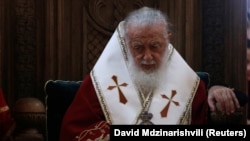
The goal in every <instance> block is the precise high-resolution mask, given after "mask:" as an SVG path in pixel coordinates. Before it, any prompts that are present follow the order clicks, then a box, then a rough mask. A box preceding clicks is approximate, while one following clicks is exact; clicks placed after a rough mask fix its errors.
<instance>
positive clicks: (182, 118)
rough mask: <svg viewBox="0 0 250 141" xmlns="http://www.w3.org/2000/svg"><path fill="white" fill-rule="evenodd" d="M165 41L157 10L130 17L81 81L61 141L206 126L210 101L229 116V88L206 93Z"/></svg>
mask: <svg viewBox="0 0 250 141" xmlns="http://www.w3.org/2000/svg"><path fill="white" fill-rule="evenodd" d="M170 36H171V34H170V30H169V21H168V19H167V18H166V16H165V15H164V14H163V13H161V12H160V11H159V10H156V9H152V8H148V7H143V8H141V9H139V10H136V11H134V12H132V13H130V14H129V15H128V17H127V18H126V19H125V20H124V21H122V22H121V23H120V24H119V26H118V27H117V29H116V30H115V32H114V34H113V35H112V37H111V39H110V41H109V42H108V44H107V45H106V47H105V49H104V51H103V53H102V54H101V56H100V58H99V59H98V61H97V63H96V64H95V66H94V68H93V69H92V71H91V73H90V75H87V76H86V77H85V79H84V80H83V82H82V84H81V86H80V88H79V90H78V92H77V94H76V96H75V99H74V101H73V102H72V104H71V105H70V107H69V108H68V110H67V112H66V114H65V116H64V119H63V124H62V127H61V136H60V140H61V141H73V140H87V139H92V140H98V139H100V140H109V125H112V124H124V125H136V124H146V125H148V124H156V125H157V124H161V125H163V124H165V125H169V124H172V125H173V124H175V125H176V124H183V125H197V124H206V123H207V117H208V111H209V107H210V110H212V111H213V110H215V101H217V102H219V103H220V105H221V108H222V109H223V110H224V111H225V112H227V113H229V114H230V113H231V112H233V111H234V110H235V109H236V108H239V106H240V105H239V102H238V100H237V98H236V96H235V94H234V92H233V90H232V89H230V88H226V87H222V86H214V87H212V88H211V90H209V91H207V87H206V84H205V82H204V81H203V80H202V79H200V77H199V76H198V75H197V73H196V72H195V71H193V70H192V69H191V68H190V66H189V65H188V64H187V63H186V62H185V61H184V59H183V58H182V57H181V56H180V54H179V53H178V52H177V50H176V49H175V48H174V47H173V45H172V44H171V43H170V40H169V39H170ZM221 92H223V94H221Z"/></svg>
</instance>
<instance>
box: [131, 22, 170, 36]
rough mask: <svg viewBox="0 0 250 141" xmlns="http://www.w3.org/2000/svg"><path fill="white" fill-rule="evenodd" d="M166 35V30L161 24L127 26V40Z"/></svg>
mask: <svg viewBox="0 0 250 141" xmlns="http://www.w3.org/2000/svg"><path fill="white" fill-rule="evenodd" d="M165 33H167V28H166V26H165V25H164V24H162V23H155V24H150V25H133V24H130V25H128V26H127V36H128V37H129V38H137V37H149V36H155V37H157V36H159V35H160V36H161V35H164V34H165Z"/></svg>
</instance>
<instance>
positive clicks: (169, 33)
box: [168, 32, 173, 41]
mask: <svg viewBox="0 0 250 141" xmlns="http://www.w3.org/2000/svg"><path fill="white" fill-rule="evenodd" d="M172 38H173V35H172V33H171V32H168V39H169V41H171V40H172Z"/></svg>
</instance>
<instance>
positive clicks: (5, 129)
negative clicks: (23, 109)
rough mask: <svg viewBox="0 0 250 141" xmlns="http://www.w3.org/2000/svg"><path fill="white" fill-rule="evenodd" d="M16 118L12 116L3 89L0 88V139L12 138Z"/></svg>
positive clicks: (4, 140)
mask: <svg viewBox="0 0 250 141" xmlns="http://www.w3.org/2000/svg"><path fill="white" fill-rule="evenodd" d="M14 123H15V121H14V119H13V117H12V116H11V112H10V110H9V107H8V105H7V104H6V101H5V98H4V95H3V91H2V89H1V88H0V140H1V141H8V140H11V137H10V134H11V131H12V130H13V126H14Z"/></svg>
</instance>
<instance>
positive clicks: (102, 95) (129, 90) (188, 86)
mask: <svg viewBox="0 0 250 141" xmlns="http://www.w3.org/2000/svg"><path fill="white" fill-rule="evenodd" d="M122 24H123V22H121V23H120V24H119V26H118V28H117V29H116V31H115V32H114V34H113V35H112V37H111V39H110V40H109V42H108V44H107V45H106V47H105V48H104V51H103V53H102V54H101V56H100V58H99V59H98V60H97V63H96V64H95V66H94V68H93V69H92V70H91V78H92V81H93V85H94V87H95V91H96V93H97V97H98V99H99V102H100V104H101V107H102V110H103V112H104V115H105V117H106V120H107V122H109V123H110V124H139V123H141V119H139V115H140V114H141V112H143V107H144V106H143V105H144V103H143V102H142V101H143V100H142V97H141V96H140V94H139V92H138V89H137V88H136V87H135V85H134V83H133V81H132V79H131V77H130V74H129V70H128V67H127V56H126V54H127V52H125V51H126V50H125V49H124V48H125V46H124V45H125V44H124V42H123V40H122V37H121V36H122V35H123V34H122V32H123V27H122V26H123V25H122ZM168 48H169V49H170V50H171V56H170V58H169V59H170V60H169V62H168V63H169V64H168V67H167V68H166V70H165V71H166V73H164V74H165V75H164V76H162V77H161V80H160V85H159V87H158V88H157V89H156V90H155V91H154V92H153V95H152V100H151V101H150V106H149V108H148V110H147V112H150V113H152V114H153V118H152V119H151V122H153V123H154V124H190V123H191V108H192V101H193V98H194V95H195V93H196V90H197V88H198V85H199V82H200V79H199V77H198V76H197V74H196V73H195V72H194V71H193V70H192V69H191V68H190V67H189V65H188V64H187V63H186V62H185V61H184V59H183V58H182V57H181V56H180V54H179V53H178V52H177V50H175V49H174V47H173V46H172V45H171V44H169V46H168Z"/></svg>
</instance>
